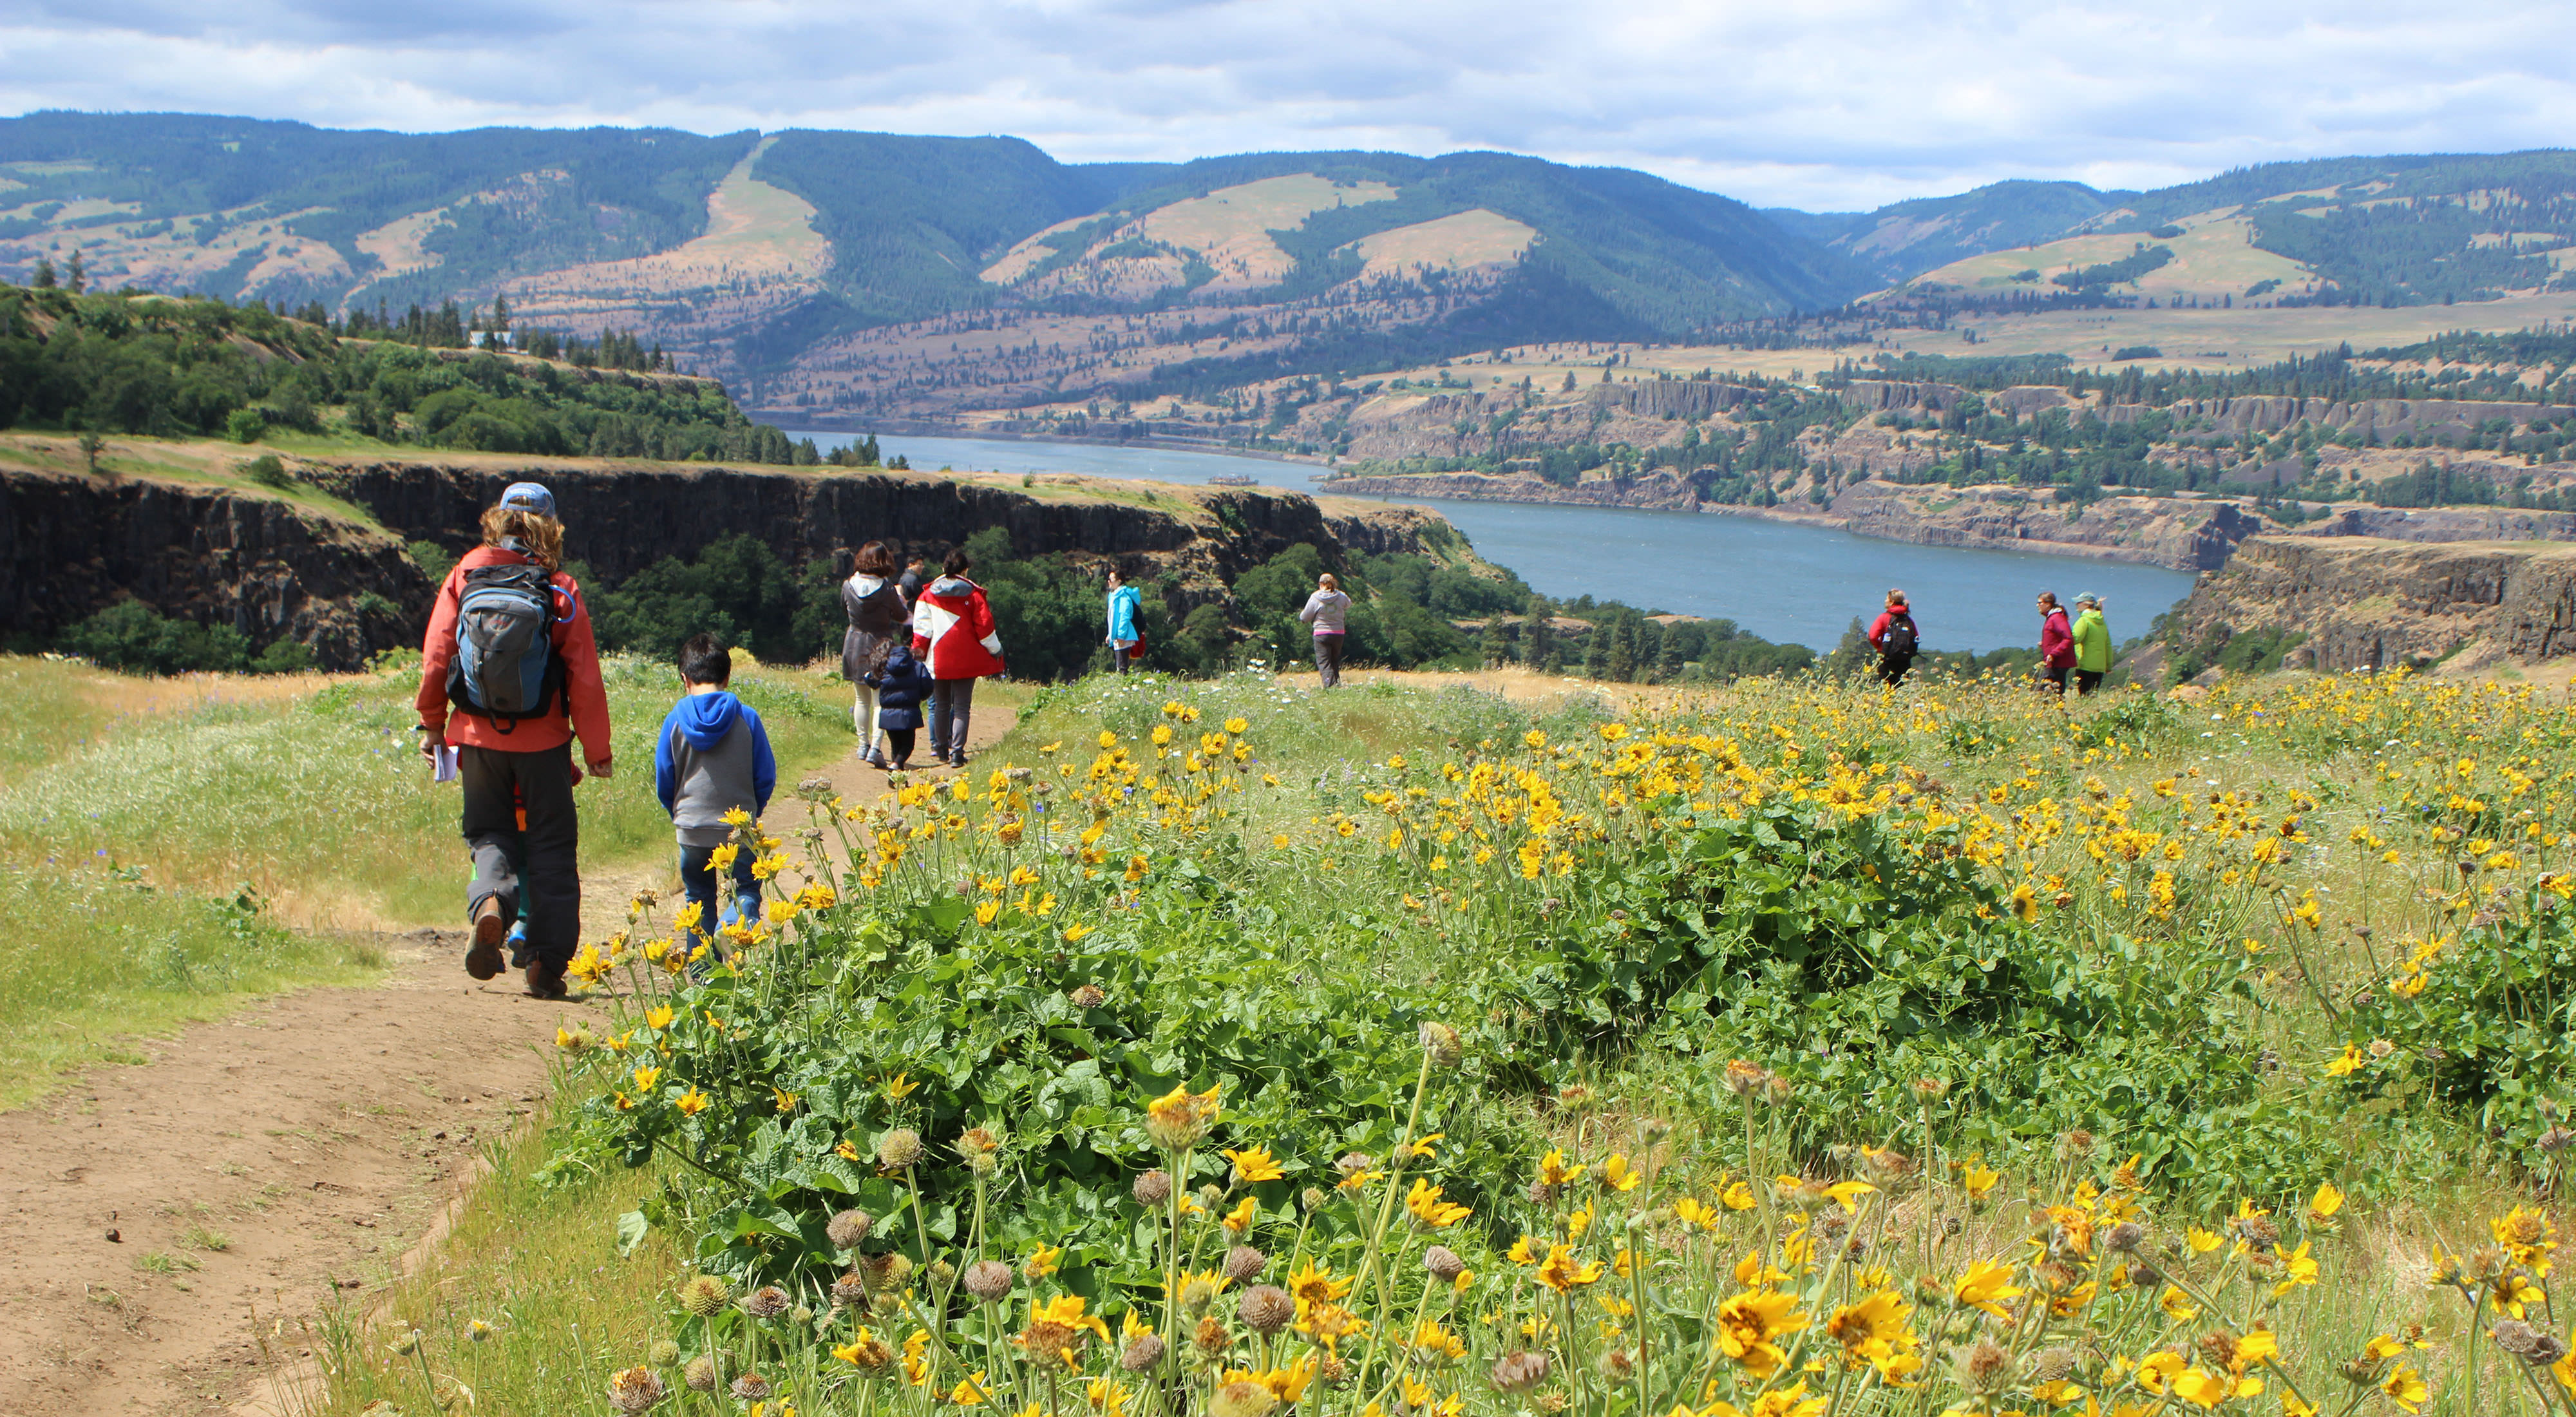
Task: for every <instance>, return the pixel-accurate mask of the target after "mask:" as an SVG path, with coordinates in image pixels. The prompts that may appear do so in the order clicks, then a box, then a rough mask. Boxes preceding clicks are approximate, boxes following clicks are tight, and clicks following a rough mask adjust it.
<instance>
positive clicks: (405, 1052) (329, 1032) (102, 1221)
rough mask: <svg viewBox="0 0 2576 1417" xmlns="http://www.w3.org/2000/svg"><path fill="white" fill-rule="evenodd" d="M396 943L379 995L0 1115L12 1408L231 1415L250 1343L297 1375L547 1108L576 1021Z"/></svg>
mask: <svg viewBox="0 0 2576 1417" xmlns="http://www.w3.org/2000/svg"><path fill="white" fill-rule="evenodd" d="M389 943H390V944H391V945H392V946H393V955H394V961H395V962H394V967H393V970H392V973H391V976H390V977H389V979H388V980H387V982H386V983H385V984H384V985H382V986H380V987H375V988H366V989H317V990H312V991H308V992H305V993H300V994H293V995H288V996H286V997H283V998H280V999H277V1000H273V1001H271V1002H268V1003H265V1004H261V1005H257V1006H254V1007H252V1008H248V1009H245V1010H243V1011H242V1012H240V1013H237V1014H234V1015H232V1016H231V1017H229V1018H227V1019H224V1020H222V1021H219V1022H215V1023H208V1024H201V1025H198V1026H195V1027H192V1028H190V1029H188V1030H187V1031H186V1032H185V1033H183V1034H181V1035H180V1036H179V1037H177V1038H175V1039H171V1040H169V1041H166V1042H146V1043H144V1044H142V1045H140V1047H141V1051H143V1052H144V1053H146V1054H147V1055H148V1056H149V1057H150V1059H151V1061H150V1062H149V1063H148V1064H146V1065H143V1066H138V1067H109V1068H100V1069H97V1070H95V1071H93V1072H91V1073H90V1074H88V1075H87V1076H85V1077H84V1078H82V1079H81V1080H80V1081H78V1082H77V1083H75V1084H73V1085H72V1086H70V1087H68V1088H66V1089H65V1090H64V1091H62V1092H61V1093H59V1094H57V1095H56V1096H55V1097H53V1098H52V1099H50V1100H49V1101H47V1102H45V1103H43V1104H40V1105H39V1106H37V1107H35V1108H32V1109H29V1110H26V1111H21V1112H11V1113H0V1412H8V1413H18V1412H26V1413H35V1412H66V1413H68V1412H79V1413H102V1414H123V1413H149V1414H161V1413H177V1412H203V1411H206V1410H207V1409H208V1408H209V1407H210V1406H219V1405H220V1403H221V1401H222V1400H223V1399H224V1398H227V1397H230V1396H233V1395H236V1394H238V1393H239V1392H240V1391H241V1390H242V1389H244V1388H245V1387H247V1386H248V1385H249V1382H250V1381H251V1379H252V1378H253V1377H254V1376H255V1374H256V1373H257V1371H258V1369H259V1366H260V1361H261V1353H260V1347H259V1344H258V1343H257V1342H256V1341H255V1338H254V1335H255V1334H267V1335H269V1347H270V1349H271V1351H272V1352H273V1353H276V1354H277V1355H279V1356H282V1357H287V1358H292V1357H293V1356H295V1355H296V1353H297V1351H298V1350H299V1349H304V1348H308V1347H310V1346H311V1339H310V1337H309V1334H308V1333H307V1332H306V1331H305V1330H303V1329H301V1328H300V1327H299V1324H298V1321H299V1320H309V1319H311V1318H312V1317H313V1316H314V1315H315V1314H316V1313H318V1312H319V1310H320V1307H321V1305H322V1304H323V1303H324V1302H325V1300H326V1298H329V1297H337V1298H339V1299H340V1300H341V1301H342V1302H345V1303H350V1304H353V1305H356V1306H358V1307H361V1308H363V1307H364V1305H365V1304H366V1302H367V1301H368V1299H369V1297H370V1296H371V1294H372V1293H373V1291H375V1290H376V1289H378V1288H379V1287H381V1286H382V1285H383V1284H384V1283H385V1282H386V1281H387V1280H389V1279H391V1278H392V1277H393V1275H394V1273H395V1271H396V1268H397V1263H398V1261H399V1259H400V1257H401V1255H402V1254H403V1252H404V1251H405V1250H406V1249H407V1248H408V1247H409V1246H410V1245H411V1244H412V1242H413V1240H414V1239H416V1238H417V1237H418V1236H419V1235H420V1233H421V1232H422V1231H423V1230H424V1229H425V1228H426V1227H427V1226H429V1225H430V1224H431V1223H432V1221H433V1220H434V1219H435V1218H436V1217H437V1216H438V1214H439V1213H440V1211H441V1209H442V1207H443V1206H444V1204H445V1202H446V1201H447V1200H448V1199H449V1198H450V1196H451V1195H452V1194H453V1193H454V1191H455V1190H456V1188H457V1187H458V1186H460V1185H461V1184H462V1183H463V1182H464V1180H466V1179H467V1178H469V1177H470V1175H471V1174H472V1173H473V1171H474V1169H475V1168H476V1165H477V1162H478V1158H479V1157H480V1155H481V1153H482V1150H483V1147H484V1144H485V1143H486V1142H487V1141H491V1140H495V1139H497V1138H498V1137H499V1136H500V1135H501V1134H503V1133H504V1132H506V1131H507V1130H508V1129H509V1128H510V1127H511V1126H512V1125H513V1124H515V1123H516V1122H518V1121H519V1120H520V1119H521V1118H523V1117H525V1116H526V1115H527V1114H529V1113H530V1112H531V1111H532V1110H534V1108H535V1106H536V1104H537V1103H538V1101H539V1099H540V1098H541V1097H542V1095H543V1093H542V1089H543V1088H544V1087H545V1078H546V1068H547V1058H548V1055H549V1054H550V1053H551V1052H552V1049H553V1042H554V1029H555V1027H556V1025H557V1024H558V1023H559V1022H562V1021H564V1020H566V1019H568V1018H573V1017H578V1016H580V1015H581V1014H582V1013H583V1012H584V1010H583V1008H582V1006H581V1005H579V1004H550V1003H540V1002H538V1001H536V1000H533V999H529V998H526V997H524V996H523V995H520V994H518V993H516V992H513V991H509V990H506V989H504V988H502V987H501V986H502V985H503V984H504V983H505V982H506V981H505V980H495V981H493V983H492V984H490V985H477V984H475V983H474V982H473V981H472V980H470V979H468V978H467V977H466V975H465V972H464V969H463V966H462V950H463V945H462V939H461V936H439V935H435V934H432V933H430V932H426V931H424V932H420V933H418V934H415V935H411V936H405V937H399V938H397V939H395V940H393V941H390V942H389ZM111 1237H112V1238H111ZM335 1286H336V1290H335ZM254 1315H256V1318H254ZM281 1320H282V1321H283V1323H282V1327H278V1326H277V1325H278V1323H279V1321H281Z"/></svg>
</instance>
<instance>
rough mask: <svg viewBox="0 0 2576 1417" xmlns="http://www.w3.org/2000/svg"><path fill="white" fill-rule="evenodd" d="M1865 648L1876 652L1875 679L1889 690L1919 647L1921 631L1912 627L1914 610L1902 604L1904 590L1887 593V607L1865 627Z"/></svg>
mask: <svg viewBox="0 0 2576 1417" xmlns="http://www.w3.org/2000/svg"><path fill="white" fill-rule="evenodd" d="M1869 647H1870V648H1871V649H1874V650H1877V651H1878V678H1879V682H1880V683H1883V684H1885V685H1886V686H1887V687H1889V688H1891V689H1893V688H1895V687H1896V686H1897V685H1898V684H1900V683H1902V682H1904V679H1905V671H1906V670H1908V669H1911V668H1913V667H1914V656H1915V655H1917V654H1920V653H1921V652H1922V650H1923V636H1922V632H1921V631H1919V630H1917V629H1916V628H1915V627H1914V612H1913V610H1912V609H1911V608H1909V607H1908V606H1907V605H1906V603H1905V592H1903V591H1901V590H1891V591H1889V592H1888V593H1887V608H1886V609H1885V610H1882V611H1880V612H1878V619H1877V621H1876V622H1874V623H1873V624H1871V625H1870V627H1869Z"/></svg>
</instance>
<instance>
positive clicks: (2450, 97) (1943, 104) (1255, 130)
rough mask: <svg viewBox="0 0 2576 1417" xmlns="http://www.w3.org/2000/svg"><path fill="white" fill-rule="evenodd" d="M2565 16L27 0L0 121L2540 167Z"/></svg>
mask: <svg viewBox="0 0 2576 1417" xmlns="http://www.w3.org/2000/svg"><path fill="white" fill-rule="evenodd" d="M2572 46H2576V7H2568V6H2563V5H2551V4H2540V3H2531V0H2500V3H2497V4H2493V5H2489V6H2486V7H2483V8H2482V9H2478V10H2475V11H2467V12H2462V11H2439V12H2435V11H2428V10H2426V9H2425V8H2424V7H2422V6H2421V5H2418V4H2404V5H2400V4H2395V3H2387V0H2358V3H2349V4H2341V5H2337V6H2335V7H2334V8H2333V9H2331V10H2328V9H2325V8H2324V7H2322V6H2297V5H2288V4H2266V3H2263V2H2262V0H2250V3H2243V4H2236V5H2229V6H2223V7H2222V6H2215V5H2212V6H2206V7H2203V8H2197V9H2175V8H2173V7H2161V6H2111V5H2105V4H2085V5H2079V4H2052V3H2036V2H2035V0H1984V3H1975V4H1964V5H1963V4H1956V3H1950V4H1940V3H1926V0H1819V2H1818V3H1809V4H1803V5H1793V4H1781V3H1778V0H1765V2H1764V3H1755V0H1682V2H1681V3H1674V4H1666V5H1663V6H1638V7H1623V8H1620V9H1616V10H1613V9H1610V8H1607V7H1601V6H1581V5H1564V4H1558V3H1548V4H1539V3H1529V0H1522V2H1521V3H1516V4H1515V3H1507V4H1499V5H1498V4H1494V3H1490V0H1487V2H1486V3H1471V0H1419V2H1418V3H1413V4H1387V3H1384V0H1304V2H1303V3H1295V4H1290V3H1284V2H1283V0H1204V2H1200V0H1024V2H1023V3H1001V0H952V3H946V4H940V5H921V4H913V5H901V6H893V5H861V6H851V5H846V4H828V3H817V0H713V2H712V3H710V2H709V0H692V3H688V4H680V3H675V2H674V0H636V3H628V4H620V5H614V6H611V5H605V4H577V3H570V0H534V3H509V4H502V3H497V0H466V2H465V3H455V2H454V0H450V3H441V4H435V5H426V4H420V3H417V0H413V2H412V3H406V4H399V5H396V4H382V3H378V4H365V5H359V4H322V3H317V0H241V3H237V4H232V5H227V6H224V7H220V8H219V7H214V6H209V5H205V4H203V3H187V4H182V3H174V0H103V3H102V0H84V3H79V4H74V3H71V0H33V3H27V4H22V5H19V6H13V7H12V10H11V12H10V16H9V18H8V20H7V21H5V22H0V111H10V112H24V111H27V110H30V109H35V108H48V107H52V108H84V109H124V110H142V109H153V110H176V111H192V112H212V113H233V114H246V115H250V116H255V117H263V118H293V119H301V120H303V121H306V122H311V123H317V124H321V125H325V126H331V127H385V128H397V129H409V130H432V129H445V128H456V127H468V126H477V125H483V124H508V123H524V124H536V125H543V126H572V125H581V124H590V123H621V124H663V125H669V126H674V127H681V128H689V129H694V130H696V131H699V132H726V131H733V130H737V129H741V128H748V127H760V128H768V129H777V128H785V127H844V128H870V129H884V130H890V131H896V132H916V133H963V134H982V133H1010V134H1016V135H1018V136H1021V137H1025V138H1028V139H1030V140H1031V141H1033V142H1035V143H1037V144H1038V145H1039V146H1040V147H1043V148H1045V149H1047V150H1048V151H1049V152H1052V153H1054V154H1055V155H1056V156H1058V157H1060V158H1063V159H1066V160H1068V161H1083V160H1106V159H1119V160H1132V159H1145V158H1152V159H1180V158H1189V157H1199V156H1207V155H1212V154H1217V153H1225V152H1238V151H1245V150H1253V149H1265V148H1388V149H1395V150H1400V151H1407V152H1415V153H1425V154H1428V153H1436V152H1445V151H1452V150H1456V149H1460V148H1497V149H1503V150H1507V151H1513V152H1522V153H1529V154H1533V155H1536V156H1540V157H1547V158H1553V159H1557V160H1560V161H1566V162H1579V163H1597V164H1612V165H1618V166H1626V167H1638V168H1643V169H1645V170H1647V171H1650V172H1655V173H1659V174H1661V175H1663V176H1666V177H1670V178H1672V179H1674V180H1676V181H1679V182H1684V183H1687V184H1689V185H1691V186H1695V187H1703V188H1708V189H1710V190H1715V191H1721V192H1725V193H1728V194H1729V195H1732V196H1737V197H1741V198H1743V199H1745V200H1747V201H1750V202H1754V203H1756V204H1758V205H1792V206H1803V207H1808V208H1811V209H1820V208H1834V209H1850V208H1860V207H1869V206H1875V205H1877V204H1879V203H1882V202H1886V201H1892V200H1896V199H1898V198H1902V197H1908V196H1921V195H1927V194H1933V193H1942V192H1951V191H1957V190H1960V189H1962V188H1965V187H1970V186H1974V185H1976V184H1978V183H1981V182H1988V181H1994V180H1997V179H2000V178H2005V177H2063V178H2072V179H2074V180H2078V181H2085V182H2091V183H2094V184H2095V185H2160V184H2163V183H2167V182H2172V181H2178V180H2186V179H2189V178H2192V177H2197V176H2203V175H2206V174H2209V173H2211V172H2215V171H2218V170H2220V169H2223V168H2226V167H2230V166H2235V165H2239V164H2244V163H2250V162H2263V161H2271V160H2276V159H2281V158H2295V157H2309V156H2328V155H2336V154H2347V153H2374V152H2392V151H2419V152H2420V151H2428V150H2430V151H2443V150H2447V151H2479V150H2486V151H2493V150H2499V149H2508V148H2516V147H2538V146H2547V145H2550V144H2552V143H2555V142H2559V141H2562V140H2563V138H2564V135H2565V134H2567V133H2568V132H2570V131H2571V129H2576V121H2571V120H2576V80H2571V76H2570V74H2569V72H2568V70H2567V67H2566V66H2565V65H2564V64H2563V62H2560V61H2559V56H2563V55H2565V54H2566V53H2568V52H2570V49H2571V47H2572Z"/></svg>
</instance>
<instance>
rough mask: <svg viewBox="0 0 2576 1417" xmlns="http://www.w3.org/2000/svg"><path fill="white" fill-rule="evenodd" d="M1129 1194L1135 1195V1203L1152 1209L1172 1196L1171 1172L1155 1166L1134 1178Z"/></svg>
mask: <svg viewBox="0 0 2576 1417" xmlns="http://www.w3.org/2000/svg"><path fill="white" fill-rule="evenodd" d="M1130 1194H1132V1195H1134V1196H1135V1197H1136V1204H1138V1205H1141V1206H1144V1207H1145V1208H1146V1209H1148V1210H1151V1209H1154V1208H1155V1207H1158V1206H1160V1205H1161V1204H1162V1203H1163V1202H1165V1201H1167V1200H1170V1199H1171V1198H1172V1173H1170V1172H1169V1171H1165V1170H1164V1169H1162V1168H1161V1167H1159V1166H1158V1167H1155V1168H1154V1169H1153V1170H1151V1171H1148V1172H1146V1173H1145V1174H1144V1175H1142V1176H1139V1177H1137V1178H1136V1184H1135V1185H1134V1187H1132V1188H1131V1189H1130Z"/></svg>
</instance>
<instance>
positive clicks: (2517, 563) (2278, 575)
mask: <svg viewBox="0 0 2576 1417" xmlns="http://www.w3.org/2000/svg"><path fill="white" fill-rule="evenodd" d="M2166 625H2167V628H2168V629H2169V630H2170V631H2171V632H2173V633H2174V634H2175V635H2177V636H2178V637H2179V638H2180V639H2181V640H2183V641H2184V642H2186V643H2192V642H2199V641H2203V640H2209V639H2223V638H2225V637H2226V636H2228V635H2233V634H2244V633H2246V632H2248V631H2255V630H2293V631H2299V632H2303V633H2304V634H2306V636H2307V639H2306V640H2305V642H2303V643H2302V644H2301V645H2300V646H2299V648H2298V649H2297V650H2296V651H2294V652H2293V657H2294V659H2295V660H2297V661H2300V662H2304V663H2306V664H2308V665H2309V666H2311V667H2313V668H2317V669H2322V670H2328V671H2335V672H2340V671H2344V670H2353V669H2363V670H2378V669H2386V668H2393V667H2395V666H2397V665H2401V664H2413V665H2423V664H2429V663H2432V662H2433V661H2435V660H2439V659H2442V658H2444V657H2446V656H2450V655H2453V654H2455V653H2458V652H2461V651H2463V650H2467V651H2469V652H2470V654H2471V655H2472V657H2475V658H2494V657H2503V656H2510V657H2512V658H2515V659H2521V660H2540V659H2550V658H2555V657H2557V656H2560V655H2566V654H2576V547H2554V546H2547V545H2533V544H2529V543H2521V544H2507V543H2498V542H2461V543H2453V544H2448V545H2423V544H2416V543H2409V542H2400V541H2389V540H2383V539H2379V538H2364V537H2337V538H2308V537H2293V536H2260V537H2256V538H2254V539H2252V540H2250V541H2247V542H2246V543H2245V544H2244V545H2242V546H2240V547H2238V548H2237V553H2236V557H2235V559H2234V560H2233V561H2231V562H2230V563H2229V564H2228V567H2227V569H2226V570H2224V571H2222V572H2219V573H2218V574H2216V575H2211V576H2204V577H2202V578H2201V581H2200V584H2199V585H2198V586H2197V587H2195V588H2194V589H2193V591H2192V593H2191V595H2190V597H2189V598H2187V599H2186V600H2184V601H2183V603H2182V604H2180V605H2178V606H2176V607H2174V609H2173V611H2172V612H2171V614H2170V616H2169V617H2168V619H2167V621H2166Z"/></svg>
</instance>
